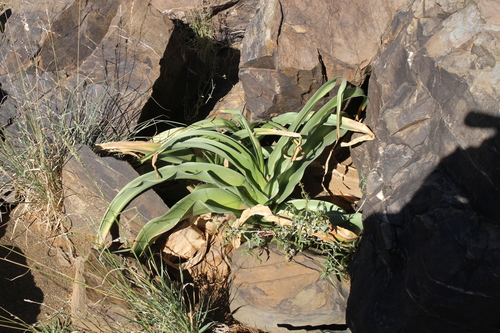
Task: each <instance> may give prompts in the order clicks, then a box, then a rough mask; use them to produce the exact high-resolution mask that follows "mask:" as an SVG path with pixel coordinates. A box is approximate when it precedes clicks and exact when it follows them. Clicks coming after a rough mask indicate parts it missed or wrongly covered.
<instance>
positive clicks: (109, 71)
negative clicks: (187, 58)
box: [0, 0, 174, 130]
mask: <svg viewBox="0 0 500 333" xmlns="http://www.w3.org/2000/svg"><path fill="white" fill-rule="evenodd" d="M8 7H9V8H10V9H11V11H12V15H11V17H10V18H9V19H8V21H7V24H6V25H5V34H4V35H3V36H2V38H4V39H5V41H6V43H2V47H1V48H0V64H1V66H0V83H1V85H2V89H3V90H4V91H5V92H6V93H7V94H8V96H10V98H8V100H9V99H10V100H17V101H22V100H23V98H26V95H27V94H28V92H29V94H31V95H33V96H30V97H27V98H28V99H32V100H39V99H43V98H44V97H45V98H46V99H47V100H48V101H49V102H46V103H47V104H53V105H50V106H49V107H50V108H52V109H55V107H57V108H59V109H64V107H65V106H66V105H67V104H69V103H70V101H69V97H68V96H69V95H72V96H73V98H76V96H79V97H80V98H81V99H83V100H86V101H87V102H88V103H95V104H96V106H95V108H94V109H93V111H94V112H97V111H98V112H100V113H105V116H106V117H107V120H109V121H112V122H116V124H115V125H117V124H121V125H123V126H124V127H127V126H130V125H132V126H134V125H135V121H136V120H137V117H138V113H139V111H140V109H141V108H142V106H143V105H144V103H145V102H146V100H147V99H148V97H149V94H150V93H151V88H152V86H153V83H154V82H155V80H156V79H157V78H158V76H159V74H160V67H159V61H160V59H161V58H162V57H163V52H164V50H165V47H166V45H167V43H168V41H169V38H170V35H171V33H172V30H173V28H174V25H173V23H172V22H171V21H170V20H168V19H166V18H165V17H164V16H163V15H162V14H161V13H160V12H159V11H158V10H156V9H155V8H154V7H153V6H151V5H150V4H149V2H148V1H145V0H134V1H123V0H110V1H98V0H91V1H71V0H67V1H55V2H54V1H35V2H33V1H24V0H20V1H14V2H12V3H10V4H9V5H8ZM20 74H22V75H20ZM61 87H64V89H63V88H61ZM47 95H49V98H47ZM57 100H59V102H57ZM98 102H99V103H98ZM96 108H97V109H98V110H95V109H96ZM61 112H63V110H61ZM9 117H11V118H13V119H15V114H14V115H10V116H9ZM2 120H3V119H2ZM3 124H5V122H4V123H3ZM0 125H1V124H0ZM130 127H131V126H130ZM120 130H123V129H122V128H120Z"/></svg>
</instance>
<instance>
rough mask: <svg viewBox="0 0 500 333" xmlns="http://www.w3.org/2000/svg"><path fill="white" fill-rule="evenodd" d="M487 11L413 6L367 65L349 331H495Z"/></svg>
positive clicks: (497, 262)
mask: <svg viewBox="0 0 500 333" xmlns="http://www.w3.org/2000/svg"><path fill="white" fill-rule="evenodd" d="M499 23H500V10H499V8H498V6H497V5H496V3H494V2H493V1H460V2H454V1H453V2H452V1H447V2H444V3H442V2H439V3H438V2H434V1H415V2H414V4H413V6H412V7H411V8H409V9H408V10H405V11H401V12H399V13H398V14H397V15H396V16H395V18H394V20H393V22H392V24H391V27H390V29H389V30H388V32H387V33H386V34H385V35H384V37H383V39H382V41H383V44H382V48H381V51H380V53H379V54H378V55H377V57H376V58H375V60H374V62H373V65H372V67H373V72H372V75H371V78H370V82H369V97H370V104H369V107H368V110H367V113H366V114H367V118H366V124H367V125H368V126H370V127H371V129H372V130H373V132H374V133H375V134H376V136H377V140H375V141H372V142H367V143H365V144H363V145H360V146H359V147H357V148H355V149H354V150H353V157H354V159H355V162H356V163H355V164H356V166H357V168H358V169H359V170H362V171H363V173H364V175H365V177H366V178H365V181H366V193H367V195H366V196H365V198H364V199H365V202H364V206H363V214H364V216H365V230H364V232H363V240H362V242H361V247H360V250H359V251H358V255H357V256H356V258H355V260H354V263H353V266H352V272H351V273H352V287H351V294H350V299H349V305H348V312H347V317H348V325H349V327H350V328H351V329H352V330H353V331H354V332H465V331H467V332H499V331H500V321H499V320H498V318H497V315H496V312H497V310H496V309H498V308H499V307H500V292H499V290H500V280H499V279H498V278H497V277H498V276H499V275H500V247H499V243H498V240H499V239H500V230H499V224H498V215H499V209H498V207H499V206H498V202H499V200H500V174H499V169H498V167H497V165H498V163H499V161H500V156H499V153H498V147H500V139H499V134H498V131H499V129H500V125H499V124H500V119H499V116H498V110H499V106H500V104H499V102H498V101H499V100H500V96H499V93H498V91H496V90H495V88H494V87H496V86H498V80H499V76H498V75H497V73H499V71H500V64H499V62H498V60H497V59H498V57H499V55H500V48H499V46H498V39H499V37H500V35H499V34H498V28H499Z"/></svg>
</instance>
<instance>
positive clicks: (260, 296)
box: [230, 246, 349, 332]
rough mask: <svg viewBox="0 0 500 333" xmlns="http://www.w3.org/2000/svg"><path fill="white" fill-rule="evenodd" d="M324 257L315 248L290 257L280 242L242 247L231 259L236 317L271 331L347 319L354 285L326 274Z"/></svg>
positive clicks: (232, 296) (234, 313) (338, 321)
mask: <svg viewBox="0 0 500 333" xmlns="http://www.w3.org/2000/svg"><path fill="white" fill-rule="evenodd" d="M323 263H324V258H322V257H321V256H317V255H314V254H310V253H301V254H298V255H297V256H295V257H294V258H293V260H292V261H287V260H286V258H285V255H284V254H282V253H281V252H279V251H278V250H277V248H276V247H275V246H272V247H270V248H269V251H265V252H259V250H251V251H250V252H249V251H248V248H246V246H243V247H240V248H238V249H237V250H236V251H235V253H234V256H233V258H232V262H231V265H232V273H231V286H230V299H231V304H230V309H231V312H232V313H233V316H234V318H235V319H236V320H238V321H239V322H241V323H243V324H245V325H249V326H251V327H255V328H258V329H262V330H267V331H272V332H283V331H288V330H287V329H286V328H290V329H300V328H304V327H308V329H310V330H313V329H314V327H315V326H325V325H343V324H345V313H344V311H345V306H346V301H347V296H348V292H349V286H348V284H347V283H346V282H340V281H339V280H338V278H337V277H336V276H329V277H326V278H321V270H322V269H323Z"/></svg>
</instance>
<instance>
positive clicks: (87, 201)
mask: <svg viewBox="0 0 500 333" xmlns="http://www.w3.org/2000/svg"><path fill="white" fill-rule="evenodd" d="M137 177H138V174H137V172H136V171H135V170H134V169H133V168H132V167H131V166H130V165H129V164H128V163H126V162H124V161H119V160H117V159H115V158H113V157H99V156H97V155H96V154H94V153H93V152H92V150H91V149H90V148H89V147H87V146H81V147H79V148H78V149H76V154H74V155H73V156H72V157H71V158H70V159H69V161H68V162H67V163H66V164H65V165H64V168H63V171H62V181H63V191H64V202H63V203H64V212H65V215H66V216H67V217H68V219H69V221H70V222H71V227H70V230H71V232H72V233H73V234H80V235H85V236H87V237H89V238H91V239H94V237H95V236H96V235H97V231H98V228H99V223H100V221H101V219H102V217H103V216H104V213H105V211H106V209H107V207H108V205H109V203H110V202H111V200H113V198H114V197H115V196H116V194H117V193H118V192H119V191H120V190H121V189H122V188H123V187H124V186H125V185H126V184H127V183H128V182H130V181H132V180H133V179H135V178H137ZM167 211H168V207H167V206H166V205H165V203H164V202H163V201H162V200H161V199H160V197H159V196H158V195H157V194H156V193H155V192H154V191H153V190H149V191H146V192H145V193H143V194H141V195H140V196H138V197H137V198H136V199H134V200H133V201H132V202H131V203H130V204H129V205H128V206H127V207H126V208H125V210H124V213H123V214H121V215H120V223H119V225H120V230H119V236H120V241H121V242H129V243H130V242H132V241H134V240H135V238H136V236H137V234H138V233H139V231H140V230H141V228H142V226H143V225H144V224H145V223H146V222H148V221H149V220H151V219H153V218H155V217H158V216H161V215H163V214H165V213H166V212H167ZM116 236H117V235H114V236H113V237H116Z"/></svg>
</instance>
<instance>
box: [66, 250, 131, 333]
mask: <svg viewBox="0 0 500 333" xmlns="http://www.w3.org/2000/svg"><path fill="white" fill-rule="evenodd" d="M104 256H106V257H104ZM104 256H102V255H100V254H99V252H97V251H96V250H92V251H91V252H90V253H89V255H88V256H86V258H83V257H78V258H77V259H76V260H75V280H74V282H73V292H72V296H71V315H72V318H71V319H72V321H73V325H74V326H76V327H78V328H79V329H81V330H82V331H86V332H87V331H89V330H90V331H91V332H102V331H103V330H104V331H110V332H133V331H139V330H140V326H139V325H138V324H135V323H134V322H133V320H134V317H135V315H134V313H133V312H132V311H131V310H130V307H129V304H128V303H127V301H126V300H124V299H123V298H122V295H120V293H119V292H118V291H117V288H124V289H125V288H127V287H128V286H125V285H124V283H127V282H126V281H124V279H123V276H121V275H120V273H118V272H117V269H116V268H117V266H118V265H111V264H110V263H109V262H108V260H110V259H111V260H116V262H117V263H120V264H121V265H124V263H122V262H121V261H122V259H120V258H119V257H118V256H116V255H112V254H110V253H107V254H105V255H104ZM132 260H133V259H129V260H128V263H126V265H137V262H136V261H132ZM120 267H121V266H120ZM130 288H131V287H130Z"/></svg>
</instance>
